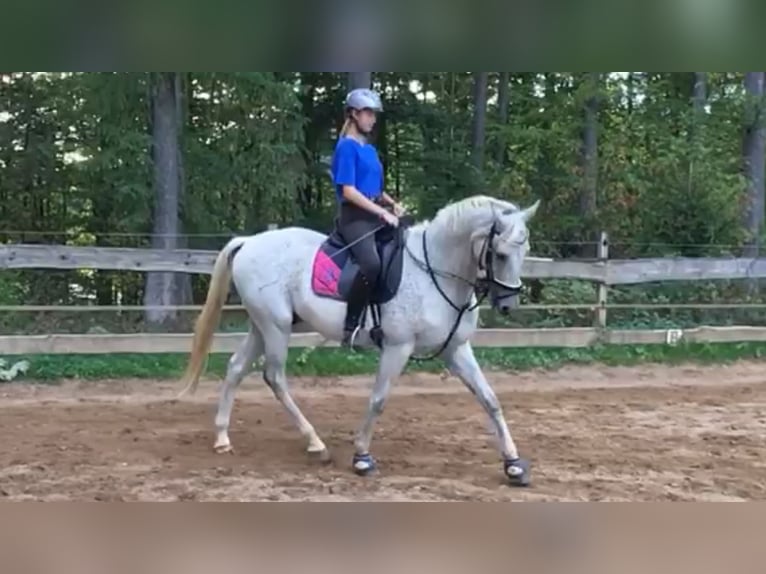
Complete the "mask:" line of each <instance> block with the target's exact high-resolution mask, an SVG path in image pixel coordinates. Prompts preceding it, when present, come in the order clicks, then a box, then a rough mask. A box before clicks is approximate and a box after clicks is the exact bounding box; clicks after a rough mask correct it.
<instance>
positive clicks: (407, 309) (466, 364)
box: [180, 195, 539, 486]
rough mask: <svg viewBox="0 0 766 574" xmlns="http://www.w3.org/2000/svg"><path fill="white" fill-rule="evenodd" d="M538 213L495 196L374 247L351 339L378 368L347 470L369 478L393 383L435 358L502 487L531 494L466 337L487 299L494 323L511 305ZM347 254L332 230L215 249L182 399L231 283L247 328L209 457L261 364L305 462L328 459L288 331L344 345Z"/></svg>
mask: <svg viewBox="0 0 766 574" xmlns="http://www.w3.org/2000/svg"><path fill="white" fill-rule="evenodd" d="M538 206H539V201H538V202H537V203H535V204H534V205H532V206H531V207H529V208H527V209H520V208H518V207H517V206H516V205H514V204H512V203H509V202H506V201H501V200H498V199H495V198H492V197H487V196H483V195H480V196H473V197H469V198H466V199H463V200H461V201H458V202H455V203H452V204H450V205H447V206H446V207H444V208H442V209H441V210H440V211H439V212H438V213H437V214H436V216H435V217H434V218H433V219H432V220H430V221H425V222H421V223H419V224H417V225H412V226H409V227H408V226H406V225H402V226H400V227H399V228H397V229H393V228H391V227H387V228H385V229H382V230H381V237H379V238H377V243H378V249H379V251H380V253H381V258H382V261H383V271H381V275H380V278H379V281H378V283H377V285H376V289H375V292H374V294H373V298H372V300H371V305H370V307H369V309H368V310H367V313H368V315H367V316H366V319H365V322H366V323H365V325H366V326H365V328H364V330H363V331H362V332H361V333H360V334H359V335H358V337H357V344H358V345H360V346H362V347H366V348H378V349H379V350H380V360H379V364H378V369H377V375H376V377H375V382H374V385H373V387H372V391H371V394H370V400H369V405H368V407H367V411H366V414H365V416H364V419H363V420H362V424H361V426H360V428H359V430H358V433H357V435H356V439H355V451H356V453H355V455H354V460H353V468H354V470H355V472H357V473H358V474H360V475H367V474H369V473H371V472H372V471H373V470H375V469H376V461H375V459H374V458H373V457H372V455H371V454H370V443H371V441H372V435H373V426H374V424H375V421H376V418H377V417H378V416H380V414H381V413H382V412H383V408H384V406H385V403H386V400H387V397H388V395H389V390H390V388H391V381H392V379H393V378H395V377H398V376H399V375H400V374H401V372H402V371H403V370H404V368H405V366H406V365H407V363H408V362H409V360H410V359H411V358H413V357H415V353H420V352H431V353H432V356H435V357H440V358H442V359H443V360H444V361H445V362H446V365H447V367H448V368H449V370H450V372H451V373H452V374H454V375H455V376H457V377H458V378H460V380H462V382H463V383H464V384H465V385H466V387H467V388H468V389H469V390H470V391H471V392H472V393H473V394H474V395H475V397H476V398H477V400H478V402H479V403H480V404H481V406H482V407H483V408H484V410H485V411H486V413H487V415H488V416H489V419H490V421H491V423H492V428H493V429H494V431H495V433H496V435H497V438H498V439H499V450H500V453H501V455H502V462H503V470H504V473H505V475H506V476H507V478H508V480H509V481H510V483H511V484H512V485H516V486H527V485H528V484H529V462H528V461H527V460H524V459H522V458H520V457H519V453H518V451H517V448H516V445H515V444H514V441H513V439H512V437H511V433H510V431H509V429H508V425H507V423H506V421H505V417H504V414H503V410H502V408H501V405H500V403H499V401H498V399H497V397H496V395H495V392H494V391H493V389H492V387H491V386H490V384H489V383H488V382H487V380H486V378H485V376H484V374H483V373H482V370H481V368H480V366H479V364H478V363H477V361H476V358H475V356H474V352H473V349H472V346H471V343H470V341H469V339H470V338H471V336H472V335H473V333H474V331H475V330H476V327H477V324H478V316H479V310H478V305H479V302H480V300H481V299H483V298H484V297H485V296H489V298H490V301H491V304H492V307H493V308H494V309H496V310H499V311H500V312H502V313H507V312H509V310H510V309H512V308H513V307H514V306H515V305H516V304H517V302H518V296H519V292H520V289H521V284H522V283H521V274H522V266H523V264H524V259H525V257H526V254H527V252H528V250H529V242H528V239H529V232H528V228H527V223H528V221H529V220H530V219H531V218H532V217H533V216H534V214H535V213H536V211H537V209H538ZM347 248H348V245H347V244H346V243H345V242H344V240H343V238H342V237H341V236H340V235H339V234H338V232H337V230H336V231H335V232H333V233H332V234H330V235H329V236H328V235H324V234H321V233H318V232H316V231H312V230H309V229H305V228H300V227H290V228H284V229H278V230H273V231H267V232H263V233H258V234H256V235H253V236H250V237H238V238H234V239H232V240H231V241H229V243H228V244H227V245H226V246H225V247H224V248H223V249H222V250H221V252H220V254H219V255H218V258H217V260H216V262H215V266H214V269H213V273H212V278H211V282H210V287H209V290H208V294H207V300H206V302H205V306H204V308H203V309H202V311H201V314H200V316H199V318H198V319H197V323H196V326H195V332H194V341H193V345H192V351H191V356H190V359H189V364H188V367H187V370H186V373H185V374H184V379H183V380H184V383H185V388H184V390H183V391H182V392H181V395H180V396H183V395H184V394H186V393H187V392H194V390H195V389H196V388H197V384H198V381H199V377H200V375H201V372H202V370H203V368H204V366H205V362H206V356H207V354H208V352H209V350H210V345H211V342H212V338H213V335H214V332H215V329H216V325H217V323H218V321H219V319H220V314H221V308H222V306H223V304H224V303H225V300H226V297H227V295H228V292H229V283H230V281H231V280H232V279H233V282H234V285H235V286H236V289H237V291H238V293H239V295H240V297H241V299H242V303H243V305H244V306H245V308H246V309H247V312H248V315H249V318H250V325H249V332H248V334H247V336H246V337H245V338H244V340H243V341H242V343H241V345H240V346H239V348H238V350H237V351H236V353H234V355H233V356H232V357H231V359H230V360H229V364H228V369H227V372H226V375H225V378H224V381H223V384H222V386H221V390H220V396H219V401H218V410H217V414H216V417H215V426H216V431H217V437H216V441H215V449H216V451H217V452H219V453H226V452H232V445H231V442H230V440H229V433H228V430H229V421H230V418H231V412H232V407H233V404H234V395H235V392H236V388H237V387H238V386H239V384H240V382H241V381H242V379H243V377H244V376H245V375H246V374H247V373H248V371H249V370H250V369H251V368H252V366H253V363H254V362H255V361H256V360H260V359H263V365H264V370H263V376H264V379H265V381H266V383H267V384H268V386H269V387H270V388H271V390H272V391H273V393H274V395H275V397H276V398H277V399H278V400H279V401H280V402H281V403H282V405H283V406H284V408H285V409H286V410H287V412H288V413H289V415H290V417H291V418H292V420H293V421H294V423H295V425H296V426H297V428H298V429H299V431H300V432H301V434H302V435H303V436H304V437H305V439H306V440H307V441H308V452H309V453H311V454H314V455H318V456H319V457H320V458H322V459H323V460H329V453H328V450H327V447H326V446H325V443H324V442H323V441H322V439H321V438H320V437H319V435H318V434H317V432H316V430H315V429H314V427H313V426H312V424H311V423H310V422H309V421H308V420H307V419H306V417H305V416H304V415H303V413H302V411H301V409H300V408H299V407H298V406H297V404H296V403H295V401H294V400H293V398H292V396H291V394H290V391H289V390H288V383H287V377H286V374H285V364H286V360H287V355H288V345H289V340H290V335H291V332H292V329H293V325H295V324H296V323H299V322H301V323H306V324H308V325H310V326H311V327H312V328H313V329H314V330H315V331H316V332H317V333H319V334H320V335H321V336H323V337H325V338H326V340H331V341H340V340H341V338H342V334H343V318H344V316H345V310H346V304H345V300H346V297H347V295H348V291H347V289H348V286H349V285H351V284H353V281H352V279H353V275H354V274H355V273H356V272H358V268H357V267H356V264H355V262H354V260H353V258H351V257H349V253H350V251H349V250H348V249H347ZM367 321H371V326H370V324H369V323H367ZM368 327H369V328H368Z"/></svg>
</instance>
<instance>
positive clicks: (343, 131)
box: [340, 116, 351, 137]
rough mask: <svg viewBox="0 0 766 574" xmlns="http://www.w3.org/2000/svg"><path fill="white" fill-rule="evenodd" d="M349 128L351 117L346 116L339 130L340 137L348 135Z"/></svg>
mask: <svg viewBox="0 0 766 574" xmlns="http://www.w3.org/2000/svg"><path fill="white" fill-rule="evenodd" d="M350 127H351V117H350V116H348V117H347V118H346V121H345V122H344V123H343V128H341V130H340V137H346V134H347V133H348V130H349V128H350Z"/></svg>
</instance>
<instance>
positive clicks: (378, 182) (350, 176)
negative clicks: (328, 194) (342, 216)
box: [332, 137, 383, 200]
mask: <svg viewBox="0 0 766 574" xmlns="http://www.w3.org/2000/svg"><path fill="white" fill-rule="evenodd" d="M332 179H333V183H335V193H336V195H337V196H338V199H342V198H343V186H344V185H353V186H354V187H356V188H357V189H358V190H359V191H360V192H361V193H362V195H364V196H366V197H367V198H368V199H372V200H374V199H376V198H377V197H378V196H379V195H380V194H381V193H383V164H382V163H381V162H380V159H379V158H378V151H377V150H376V149H375V146H373V145H372V144H361V143H359V142H358V141H356V140H355V139H354V138H350V137H344V138H341V139H340V140H339V141H338V143H337V145H336V146H335V154H334V155H333V158H332Z"/></svg>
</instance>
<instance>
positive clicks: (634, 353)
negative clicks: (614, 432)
mask: <svg viewBox="0 0 766 574" xmlns="http://www.w3.org/2000/svg"><path fill="white" fill-rule="evenodd" d="M476 354H477V357H478V359H479V362H480V363H481V365H482V366H483V368H484V369H486V370H504V371H524V370H530V369H555V368H559V367H562V366H565V365H572V364H603V365H612V366H617V365H638V364H642V363H661V364H679V363H689V362H691V363H699V364H721V363H731V362H733V361H737V360H743V359H751V360H752V359H760V358H763V357H766V343H730V344H722V343H716V344H707V343H686V344H681V345H678V346H675V347H671V346H666V345H625V346H622V345H605V346H596V347H591V348H582V349H561V348H503V349H499V348H486V349H477V350H476ZM5 358H6V359H7V360H8V362H9V363H11V364H12V363H13V362H15V361H18V360H22V359H26V360H28V361H29V362H30V367H29V371H28V372H27V373H26V374H25V375H22V376H20V377H19V378H18V379H16V380H31V381H43V382H52V383H53V382H56V381H58V380H61V379H69V378H77V379H91V380H94V379H108V378H150V379H177V378H179V377H180V375H181V373H182V372H183V369H184V367H185V365H186V359H187V357H186V355H177V354H156V355H144V354H140V355H139V354H136V355H133V354H115V355H33V356H14V357H5ZM228 358H229V355H222V354H214V355H211V356H210V361H209V363H208V368H207V371H206V373H207V374H208V375H212V376H217V377H221V376H223V374H224V373H225V371H226V364H227V361H228ZM376 364H377V355H376V354H375V353H372V352H366V353H358V354H349V353H347V352H344V351H343V350H340V349H317V350H316V351H314V352H313V353H310V354H307V355H304V354H303V350H302V349H291V350H290V356H289V360H288V366H287V369H288V375H289V376H295V375H303V376H332V375H363V374H372V373H374V372H375V367H376ZM443 368H444V365H443V363H442V362H441V361H429V362H422V363H421V362H411V363H410V364H409V365H408V366H407V372H414V371H427V372H438V371H440V370H441V369H443Z"/></svg>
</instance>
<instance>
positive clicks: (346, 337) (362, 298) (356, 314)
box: [341, 273, 372, 348]
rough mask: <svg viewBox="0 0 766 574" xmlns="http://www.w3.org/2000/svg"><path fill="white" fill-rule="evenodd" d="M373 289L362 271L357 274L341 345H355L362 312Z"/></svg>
mask: <svg viewBox="0 0 766 574" xmlns="http://www.w3.org/2000/svg"><path fill="white" fill-rule="evenodd" d="M371 290H372V288H371V287H370V285H369V283H368V282H367V278H366V277H365V276H364V275H363V274H362V273H359V274H357V276H356V278H355V279H354V284H353V286H352V287H351V291H350V294H349V297H348V308H347V310H346V320H345V324H344V327H343V341H342V342H341V345H342V346H344V347H347V348H351V347H353V345H354V339H355V338H356V335H357V333H358V331H359V323H360V320H361V318H362V313H363V312H364V309H365V307H366V306H367V303H368V301H369V298H370V292H371Z"/></svg>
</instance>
